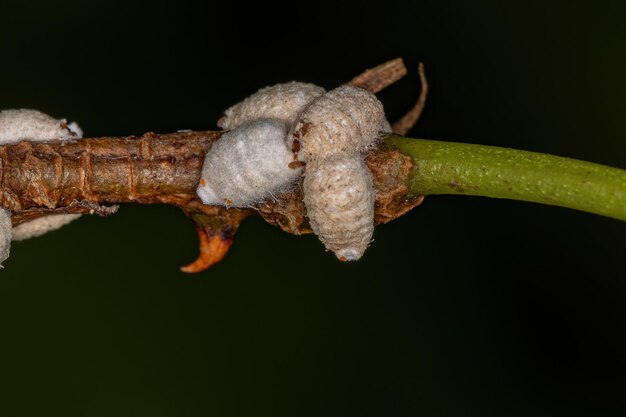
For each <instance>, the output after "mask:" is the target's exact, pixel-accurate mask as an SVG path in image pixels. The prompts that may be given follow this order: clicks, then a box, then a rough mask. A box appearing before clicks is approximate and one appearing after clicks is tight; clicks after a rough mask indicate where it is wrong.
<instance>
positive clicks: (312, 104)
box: [197, 82, 389, 261]
mask: <svg viewBox="0 0 626 417" xmlns="http://www.w3.org/2000/svg"><path fill="white" fill-rule="evenodd" d="M218 125H219V126H220V127H222V128H225V129H232V130H229V131H227V132H226V133H224V135H223V136H222V137H221V138H220V140H219V141H217V143H215V144H214V145H213V147H212V148H211V149H210V150H209V151H208V152H207V155H206V159H205V162H204V165H203V169H202V179H201V183H200V185H199V186H198V190H197V193H198V196H199V197H200V199H201V200H202V201H203V203H205V204H213V205H225V206H236V207H246V206H250V205H252V204H254V203H258V202H260V201H262V200H264V199H266V198H268V197H271V196H273V195H275V194H279V193H281V192H284V191H286V190H288V189H289V188H290V187H293V186H294V184H295V182H296V179H297V178H298V177H299V176H300V175H301V173H302V172H301V171H302V168H301V167H302V166H303V165H304V177H305V178H304V183H303V192H304V203H305V205H306V208H307V216H308V217H309V221H310V224H311V228H312V229H313V231H314V232H315V234H316V235H317V236H318V237H319V238H320V240H321V241H322V243H323V244H324V245H325V246H326V248H327V249H328V250H331V251H333V252H334V253H335V255H336V256H337V257H338V258H339V259H340V260H350V261H352V260H357V259H359V258H360V257H361V256H362V255H363V253H364V251H365V249H366V248H367V246H368V245H369V243H370V241H371V239H372V234H373V232H374V201H375V195H374V188H373V185H372V177H371V173H370V172H369V170H368V169H367V167H366V166H365V163H364V161H363V156H362V152H363V151H365V150H367V149H368V148H370V147H371V146H373V145H374V144H375V141H376V139H377V138H378V137H379V136H380V134H381V130H383V131H387V130H389V127H388V125H389V124H388V122H387V121H386V119H385V116H384V111H383V107H382V104H381V103H380V102H379V101H378V99H377V98H376V96H374V95H373V94H372V93H369V92H367V91H365V90H363V89H360V88H357V87H351V86H342V87H339V88H337V89H335V90H332V91H330V92H328V93H325V91H324V89H323V88H321V87H317V86H314V85H312V84H305V83H297V82H291V83H286V84H278V85H275V86H271V87H266V88H264V89H261V90H259V91H258V92H257V93H255V94H253V95H252V96H250V97H248V98H246V99H245V100H244V101H242V102H241V103H238V104H236V105H234V106H233V107H231V108H229V109H228V110H226V112H225V116H224V117H223V118H222V119H220V121H219V122H218ZM305 164H306V165H305Z"/></svg>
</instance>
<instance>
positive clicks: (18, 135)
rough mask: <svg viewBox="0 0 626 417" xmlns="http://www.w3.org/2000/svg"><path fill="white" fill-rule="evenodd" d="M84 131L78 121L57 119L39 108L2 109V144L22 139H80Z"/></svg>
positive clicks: (0, 137)
mask: <svg viewBox="0 0 626 417" xmlns="http://www.w3.org/2000/svg"><path fill="white" fill-rule="evenodd" d="M82 137H83V131H82V130H81V129H80V127H79V126H78V125H77V124H76V123H70V124H68V123H67V120H66V119H55V118H54V117H51V116H48V115H47V114H45V113H42V112H40V111H37V110H30V109H15V110H3V111H0V144H2V145H6V144H9V143H16V142H19V141H21V140H25V139H26V140H29V141H33V142H38V141H47V140H54V139H60V140H68V139H80V138H82Z"/></svg>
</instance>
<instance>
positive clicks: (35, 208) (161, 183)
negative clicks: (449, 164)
mask: <svg viewBox="0 0 626 417" xmlns="http://www.w3.org/2000/svg"><path fill="white" fill-rule="evenodd" d="M404 73H406V69H404V64H403V63H402V60H401V59H396V60H393V61H390V62H388V63H385V64H383V65H381V66H380V67H376V68H374V69H371V70H368V71H366V72H365V73H364V74H362V75H361V76H359V77H357V78H355V79H354V80H353V81H352V82H351V83H352V84H353V85H357V86H368V88H372V89H374V90H376V91H379V90H380V89H382V88H384V86H386V85H389V84H391V83H393V82H395V81H397V79H398V78H400V77H399V76H398V74H402V75H403V74H404ZM368 74H369V75H368ZM220 136H221V132H219V131H206V132H189V131H187V132H176V133H168V134H155V133H153V132H149V133H146V134H144V135H142V136H139V137H137V136H127V137H100V138H86V139H80V140H76V141H71V142H67V141H50V142H44V143H36V142H29V141H22V142H20V143H17V144H12V145H5V146H0V206H3V207H5V208H7V209H9V210H10V211H11V213H12V222H13V225H14V226H15V225H18V224H20V223H23V222H25V221H29V220H33V219H35V218H38V217H41V216H45V215H49V214H62V213H89V214H98V215H104V216H106V215H109V214H111V213H114V212H115V211H116V209H117V204H122V203H140V204H170V205H174V206H177V207H180V208H181V209H182V210H183V211H184V212H185V214H186V215H187V216H188V217H189V218H190V219H191V220H192V221H193V222H194V224H195V226H196V230H197V231H198V234H199V238H200V256H199V257H198V259H197V260H196V261H194V262H193V263H191V264H189V265H187V266H185V267H183V268H181V269H182V270H183V271H185V272H199V271H202V270H204V269H206V268H208V267H209V266H211V265H212V264H214V263H216V262H218V261H219V260H221V259H222V258H223V256H224V255H225V254H226V252H227V251H228V248H229V247H230V244H231V243H232V239H233V237H234V234H235V232H236V231H237V228H238V227H239V224H240V223H241V222H242V221H243V219H244V218H245V217H247V216H249V215H252V214H258V215H260V216H261V217H263V218H264V219H265V220H266V221H267V222H269V223H271V224H273V225H277V226H279V227H280V228H281V229H283V230H284V231H286V232H288V233H292V234H303V233H310V232H311V230H310V228H309V226H308V221H307V218H306V209H305V207H304V203H303V201H302V192H301V187H296V188H295V189H294V191H291V192H289V193H286V194H283V195H281V196H279V197H278V198H276V199H275V200H274V199H273V200H268V201H264V202H262V203H259V204H258V205H257V206H256V207H254V208H250V209H239V208H230V209H227V208H225V207H221V206H207V205H204V204H202V203H201V202H200V200H199V199H198V198H197V197H196V187H197V186H198V182H199V181H200V172H201V168H202V164H203V162H204V157H205V154H206V152H207V151H208V150H209V149H210V148H211V145H212V143H213V142H215V141H216V140H218V139H219V137H220ZM366 162H367V165H368V167H369V168H370V170H371V172H372V174H373V178H374V186H375V188H376V215H375V216H376V217H375V221H376V224H381V223H386V222H388V221H390V220H393V219H395V218H397V217H399V216H401V215H403V214H404V213H406V212H407V211H409V210H410V209H412V208H413V207H415V206H417V205H419V204H420V203H421V202H422V200H423V197H419V198H416V197H414V196H410V195H409V193H408V187H407V180H408V177H409V174H410V171H411V168H412V166H411V160H410V158H409V157H407V156H405V155H403V154H401V153H400V152H399V151H397V150H390V149H376V150H373V151H371V152H370V153H369V154H368V155H367V157H366Z"/></svg>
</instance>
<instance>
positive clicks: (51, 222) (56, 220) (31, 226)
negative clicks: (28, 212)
mask: <svg viewBox="0 0 626 417" xmlns="http://www.w3.org/2000/svg"><path fill="white" fill-rule="evenodd" d="M80 216H81V215H80V214H50V215H48V216H43V217H39V218H37V219H34V220H30V221H27V222H25V223H22V224H19V225H17V226H15V227H14V228H13V240H24V239H30V238H31V237H37V236H41V235H43V234H44V233H48V232H50V231H52V230H56V229H59V228H60V227H62V226H65V225H66V224H68V223H70V222H73V221H74V220H76V219H78V218H79V217H80Z"/></svg>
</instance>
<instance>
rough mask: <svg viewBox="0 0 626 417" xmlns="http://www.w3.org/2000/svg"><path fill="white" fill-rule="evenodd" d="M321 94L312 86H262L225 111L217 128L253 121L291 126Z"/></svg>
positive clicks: (320, 90)
mask: <svg viewBox="0 0 626 417" xmlns="http://www.w3.org/2000/svg"><path fill="white" fill-rule="evenodd" d="M325 92H326V90H324V89H323V88H322V87H319V86H317V85H315V84H308V83H301V82H296V81H292V82H289V83H284V84H276V85H273V86H270V87H265V88H262V89H260V90H259V91H257V92H256V93H254V94H253V95H251V96H250V97H248V98H246V99H245V100H244V101H242V102H240V103H237V104H235V105H234V106H232V107H230V108H229V109H228V110H226V111H225V112H224V117H223V118H221V119H220V121H219V122H218V125H219V127H220V128H222V129H226V130H228V129H235V128H236V127H238V126H241V125H242V124H244V123H247V122H250V121H252V120H257V119H281V120H284V121H285V122H287V124H289V125H291V124H293V123H294V122H295V120H296V118H297V117H298V115H299V114H300V112H302V110H304V108H305V107H306V106H307V105H308V104H309V103H310V102H311V101H313V100H314V99H316V98H317V97H319V96H321V95H322V94H324V93H325Z"/></svg>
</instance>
